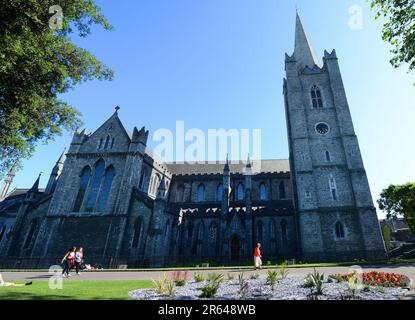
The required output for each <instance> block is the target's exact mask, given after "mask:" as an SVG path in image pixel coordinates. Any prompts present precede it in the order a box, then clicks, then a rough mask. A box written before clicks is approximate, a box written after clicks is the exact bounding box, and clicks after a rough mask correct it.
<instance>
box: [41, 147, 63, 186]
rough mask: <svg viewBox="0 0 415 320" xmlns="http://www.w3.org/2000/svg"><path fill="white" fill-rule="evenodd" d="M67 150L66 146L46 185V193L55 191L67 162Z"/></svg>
mask: <svg viewBox="0 0 415 320" xmlns="http://www.w3.org/2000/svg"><path fill="white" fill-rule="evenodd" d="M65 151H66V148H65V149H64V150H63V152H62V154H61V156H60V157H59V159H58V161H56V164H55V166H54V167H53V169H52V172H51V173H50V176H49V181H48V184H47V185H46V190H45V193H46V194H50V193H52V192H53V191H55V188H56V183H57V181H58V178H59V176H60V175H61V172H62V170H63V165H64V162H65Z"/></svg>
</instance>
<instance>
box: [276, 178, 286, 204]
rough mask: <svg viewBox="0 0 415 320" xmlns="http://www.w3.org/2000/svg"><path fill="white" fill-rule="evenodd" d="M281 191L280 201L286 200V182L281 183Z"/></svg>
mask: <svg viewBox="0 0 415 320" xmlns="http://www.w3.org/2000/svg"><path fill="white" fill-rule="evenodd" d="M278 189H279V190H278V191H279V196H280V200H285V198H286V194H285V183H284V181H281V182H280V186H279V188H278Z"/></svg>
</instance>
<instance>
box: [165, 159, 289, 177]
mask: <svg viewBox="0 0 415 320" xmlns="http://www.w3.org/2000/svg"><path fill="white" fill-rule="evenodd" d="M252 162H253V169H254V172H255V171H257V172H260V173H266V172H289V171H290V164H289V161H288V160H260V161H252ZM167 167H168V168H169V171H170V172H171V173H172V174H174V175H199V174H222V173H223V169H224V167H225V162H204V163H195V164H192V163H167ZM245 167H246V162H245V161H237V162H236V161H230V163H229V169H230V172H231V173H244V172H245ZM255 169H258V170H255Z"/></svg>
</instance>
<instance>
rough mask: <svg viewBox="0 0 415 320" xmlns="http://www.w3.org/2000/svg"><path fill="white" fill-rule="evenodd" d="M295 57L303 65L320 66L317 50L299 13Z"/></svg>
mask: <svg viewBox="0 0 415 320" xmlns="http://www.w3.org/2000/svg"><path fill="white" fill-rule="evenodd" d="M294 57H295V60H296V61H297V63H298V64H299V65H300V66H301V67H306V66H308V67H310V68H313V67H314V65H317V66H318V67H320V63H319V60H318V58H317V55H316V52H315V51H314V48H313V46H312V44H311V41H310V39H309V37H308V35H307V32H306V31H305V29H304V26H303V23H302V22H301V19H300V16H299V15H298V13H297V21H296V27H295V50H294Z"/></svg>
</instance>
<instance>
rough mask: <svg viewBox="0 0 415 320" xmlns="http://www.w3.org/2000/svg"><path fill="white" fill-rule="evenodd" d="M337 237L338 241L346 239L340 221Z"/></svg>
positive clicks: (337, 224) (337, 227)
mask: <svg viewBox="0 0 415 320" xmlns="http://www.w3.org/2000/svg"><path fill="white" fill-rule="evenodd" d="M336 237H337V239H344V237H345V236H344V226H343V224H342V223H341V222H340V221H338V222H337V223H336Z"/></svg>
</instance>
